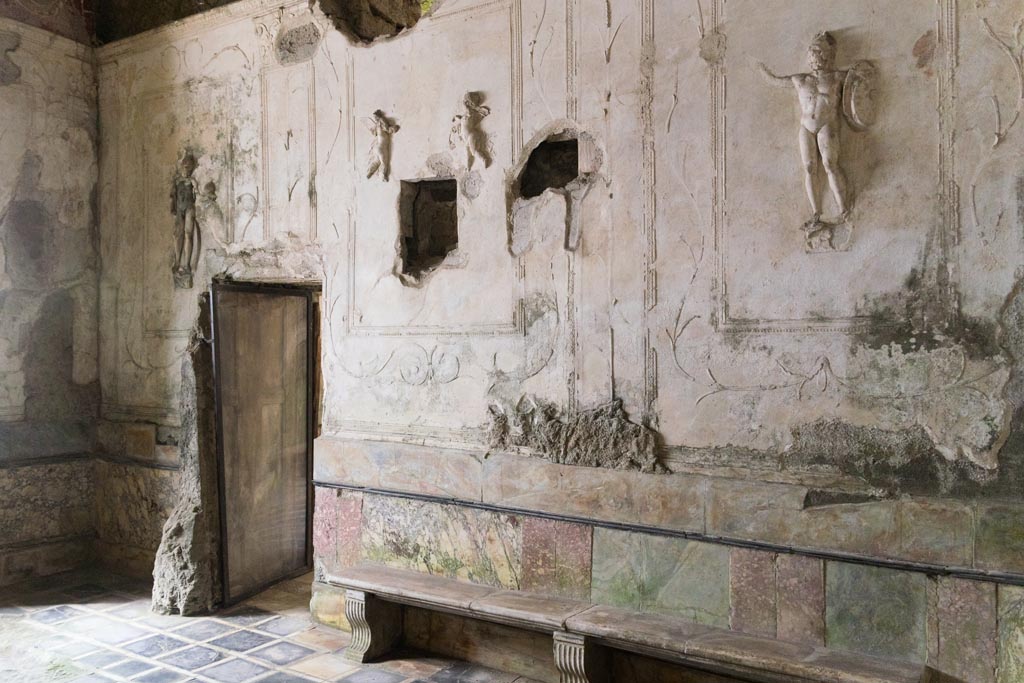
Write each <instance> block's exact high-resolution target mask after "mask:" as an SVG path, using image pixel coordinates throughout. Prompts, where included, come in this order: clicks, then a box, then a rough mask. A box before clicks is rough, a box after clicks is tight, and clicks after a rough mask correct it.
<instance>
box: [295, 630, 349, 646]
mask: <svg viewBox="0 0 1024 683" xmlns="http://www.w3.org/2000/svg"><path fill="white" fill-rule="evenodd" d="M290 640H294V641H295V642H296V643H301V644H303V645H308V646H309V647H313V648H317V649H320V650H331V651H338V650H343V649H345V648H346V647H348V644H349V643H350V642H351V641H352V637H351V636H350V635H349V634H347V633H341V632H339V631H331V630H329V629H325V628H319V627H318V628H312V629H310V630H308V631H303V632H302V633H300V634H298V635H295V636H292V637H291V638H290Z"/></svg>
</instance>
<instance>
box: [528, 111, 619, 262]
mask: <svg viewBox="0 0 1024 683" xmlns="http://www.w3.org/2000/svg"><path fill="white" fill-rule="evenodd" d="M526 149H527V150H529V152H528V153H527V154H524V155H523V157H522V159H521V160H520V162H519V164H517V166H516V167H515V168H514V169H513V170H512V171H511V173H510V174H509V176H508V177H509V180H508V199H509V213H508V250H509V253H511V254H512V255H513V256H517V257H518V256H522V255H523V254H525V253H526V252H528V251H529V250H530V249H531V248H532V247H533V245H534V244H535V243H536V242H541V241H544V238H545V234H544V233H542V232H541V231H542V230H543V229H545V228H546V227H548V226H549V225H550V218H551V217H550V216H548V215H547V214H548V211H547V209H548V208H549V200H551V199H553V198H560V199H561V201H562V202H564V207H565V208H564V221H563V222H562V224H563V225H564V238H563V246H564V248H565V249H566V250H567V251H576V249H577V248H579V245H580V241H581V239H582V237H583V236H582V234H581V222H580V215H581V213H582V211H581V207H582V204H583V200H584V199H585V198H586V196H587V195H588V194H589V193H590V190H591V189H593V187H594V185H595V184H596V183H597V180H598V178H599V177H600V174H599V171H600V168H601V165H602V163H603V161H604V158H603V154H602V153H601V151H600V148H599V147H598V145H597V141H596V140H595V139H594V137H593V136H592V135H590V134H589V133H586V132H584V131H582V130H579V129H578V128H577V127H576V125H575V124H573V123H572V122H569V121H559V122H555V123H553V124H550V125H549V126H547V127H546V128H545V129H544V130H542V131H541V133H540V134H538V135H537V136H536V137H535V138H534V139H533V140H532V141H531V142H530V144H528V145H527V147H526ZM573 155H575V158H574V159H572V158H570V157H572V156H573ZM573 161H574V162H575V163H571V162H573ZM570 169H571V170H570ZM559 213H562V211H561V210H560V211H559ZM545 219H547V220H545Z"/></svg>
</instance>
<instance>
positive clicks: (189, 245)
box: [171, 151, 200, 289]
mask: <svg viewBox="0 0 1024 683" xmlns="http://www.w3.org/2000/svg"><path fill="white" fill-rule="evenodd" d="M198 166H199V164H198V162H197V161H196V157H195V155H194V154H192V152H188V151H186V152H185V153H184V154H183V155H182V157H181V159H180V160H179V161H178V168H177V171H176V172H175V174H174V184H173V186H172V188H171V214H172V215H173V216H174V266H173V272H174V283H175V286H177V287H178V288H179V289H191V287H192V268H193V264H192V261H193V255H194V254H195V253H196V251H197V246H198V244H197V243H198V242H199V239H200V234H199V221H198V220H197V219H196V198H197V197H198V195H199V183H198V182H196V179H195V178H194V177H193V174H194V173H195V172H196V168H197V167H198Z"/></svg>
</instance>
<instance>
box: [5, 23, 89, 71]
mask: <svg viewBox="0 0 1024 683" xmlns="http://www.w3.org/2000/svg"><path fill="white" fill-rule="evenodd" d="M0 31H12V32H14V33H17V34H19V35H20V36H21V38H22V41H23V43H22V46H23V47H25V46H28V45H31V46H33V47H37V48H46V49H48V50H59V51H60V52H61V54H62V55H63V56H65V57H68V58H69V59H76V60H78V61H81V62H89V63H92V62H93V61H94V58H95V49H94V48H91V47H89V46H88V45H82V44H81V43H76V42H75V41H73V40H71V39H70V38H65V37H63V36H61V35H58V34H56V33H50V32H49V31H46V30H44V29H41V28H36V27H35V26H32V25H31V24H25V23H22V22H20V21H15V20H14V19H8V18H7V17H0Z"/></svg>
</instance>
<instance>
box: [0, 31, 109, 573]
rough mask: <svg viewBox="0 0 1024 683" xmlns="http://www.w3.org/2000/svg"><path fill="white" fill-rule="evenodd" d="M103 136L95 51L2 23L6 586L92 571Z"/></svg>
mask: <svg viewBox="0 0 1024 683" xmlns="http://www.w3.org/2000/svg"><path fill="white" fill-rule="evenodd" d="M96 136H97V133H96V80H95V72H94V66H93V62H92V54H91V50H90V49H89V48H86V47H83V46H81V45H79V44H77V43H74V42H72V41H70V40H66V39H63V38H60V37H58V36H56V35H54V34H51V33H48V32H46V31H43V30H40V29H37V28H33V27H30V26H28V25H25V24H20V23H17V22H14V21H11V20H9V19H0V158H2V159H3V163H2V164H0V482H2V484H0V485H2V487H3V489H4V492H5V494H4V496H3V498H4V515H5V520H7V521H5V523H3V524H0V530H2V531H0V547H3V548H4V550H3V555H4V556H5V557H6V558H7V561H6V565H5V567H4V568H2V569H0V582H2V581H6V580H13V579H16V578H18V577H20V576H24V575H26V574H31V573H35V572H36V571H47V570H48V569H49V570H50V571H59V570H60V569H62V568H67V567H68V566H70V565H71V564H75V563H78V562H82V561H87V560H88V552H87V551H86V552H84V553H82V552H81V551H82V546H83V544H84V545H85V546H87V544H88V539H86V540H84V541H83V537H87V536H89V535H91V531H92V525H91V521H90V514H89V507H90V506H89V502H88V500H89V497H90V496H91V481H92V479H91V463H90V462H89V460H88V459H83V458H82V456H83V455H89V454H91V451H92V449H93V441H94V434H95V422H96V418H97V415H98V407H99V378H98V362H97V336H98V307H97V301H98V297H97V285H98V273H99V263H98V252H97V248H98V241H99V240H98V234H97V232H96V230H95V220H94V204H95V194H94V191H95V187H96V179H97V140H96ZM86 550H87V548H86ZM79 554H80V555H81V557H78V555H79ZM48 565H49V567H48Z"/></svg>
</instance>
